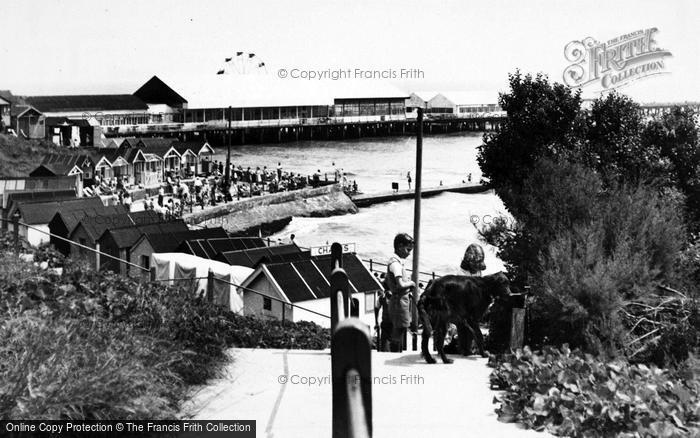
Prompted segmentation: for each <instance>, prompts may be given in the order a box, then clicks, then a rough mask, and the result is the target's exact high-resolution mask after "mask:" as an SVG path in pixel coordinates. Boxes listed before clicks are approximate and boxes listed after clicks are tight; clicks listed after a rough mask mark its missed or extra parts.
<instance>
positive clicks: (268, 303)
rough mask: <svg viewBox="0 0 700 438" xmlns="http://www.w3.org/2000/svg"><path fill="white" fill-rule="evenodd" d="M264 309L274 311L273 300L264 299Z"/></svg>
mask: <svg viewBox="0 0 700 438" xmlns="http://www.w3.org/2000/svg"><path fill="white" fill-rule="evenodd" d="M263 309H264V310H272V300H271V299H270V298H267V297H263Z"/></svg>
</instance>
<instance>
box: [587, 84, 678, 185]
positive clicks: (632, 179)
mask: <svg viewBox="0 0 700 438" xmlns="http://www.w3.org/2000/svg"><path fill="white" fill-rule="evenodd" d="M643 126H644V123H643V120H642V114H641V111H640V107H639V104H637V103H635V102H634V101H633V100H632V99H630V98H629V97H627V96H625V95H622V94H619V93H618V92H617V91H615V90H613V91H612V92H610V93H608V94H607V95H605V96H604V97H601V98H599V99H596V100H595V101H593V105H592V107H591V110H590V112H589V113H588V114H587V116H586V133H585V146H584V153H583V156H584V157H585V160H586V161H587V163H588V165H589V166H591V167H592V168H594V169H596V170H597V171H598V172H599V173H600V174H601V175H602V176H603V179H604V181H605V182H606V183H608V184H610V183H614V182H628V183H637V182H639V181H643V180H646V181H649V180H653V179H657V178H659V177H660V176H662V175H665V174H667V173H666V171H667V169H666V168H665V167H664V165H663V162H662V161H661V154H660V150H659V148H658V147H657V146H656V145H653V144H649V143H645V142H642V140H641V134H642V129H643Z"/></svg>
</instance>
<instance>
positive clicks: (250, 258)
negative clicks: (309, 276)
mask: <svg viewBox="0 0 700 438" xmlns="http://www.w3.org/2000/svg"><path fill="white" fill-rule="evenodd" d="M309 259H311V254H310V253H309V252H308V251H302V250H301V249H299V247H298V246H296V245H295V244H293V243H292V244H289V245H278V246H265V247H261V248H251V249H243V250H239V251H225V252H220V253H219V254H218V255H217V257H216V260H219V261H222V262H224V263H228V264H229V265H238V266H246V267H249V268H254V267H256V266H257V265H259V264H260V263H282V262H290V261H296V260H309Z"/></svg>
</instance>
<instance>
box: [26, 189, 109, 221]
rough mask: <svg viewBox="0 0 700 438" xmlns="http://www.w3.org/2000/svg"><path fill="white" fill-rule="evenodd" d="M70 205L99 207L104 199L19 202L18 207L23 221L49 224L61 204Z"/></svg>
mask: <svg viewBox="0 0 700 438" xmlns="http://www.w3.org/2000/svg"><path fill="white" fill-rule="evenodd" d="M68 205H70V206H71V207H72V208H76V209H79V208H87V209H89V208H99V207H101V206H102V205H104V204H102V201H101V200H100V198H99V197H97V196H95V197H92V198H77V199H66V200H62V201H40V202H21V203H18V204H17V208H18V209H19V211H20V214H21V215H22V219H21V221H22V222H24V223H26V224H29V225H33V224H48V223H49V222H51V219H53V217H54V216H55V215H56V212H57V211H58V209H59V208H60V207H61V206H68Z"/></svg>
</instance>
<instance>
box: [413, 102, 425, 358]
mask: <svg viewBox="0 0 700 438" xmlns="http://www.w3.org/2000/svg"><path fill="white" fill-rule="evenodd" d="M417 122H418V126H417V131H418V132H417V135H416V193H415V196H414V201H413V241H414V247H413V282H414V283H415V286H414V288H413V309H412V312H411V317H412V321H413V326H414V328H415V329H416V330H417V329H418V295H419V293H420V291H419V290H418V273H419V271H420V213H421V211H420V201H421V183H422V176H423V109H422V108H418V120H417ZM417 349H418V336H417V333H416V332H415V331H414V332H413V351H416V350H417Z"/></svg>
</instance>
